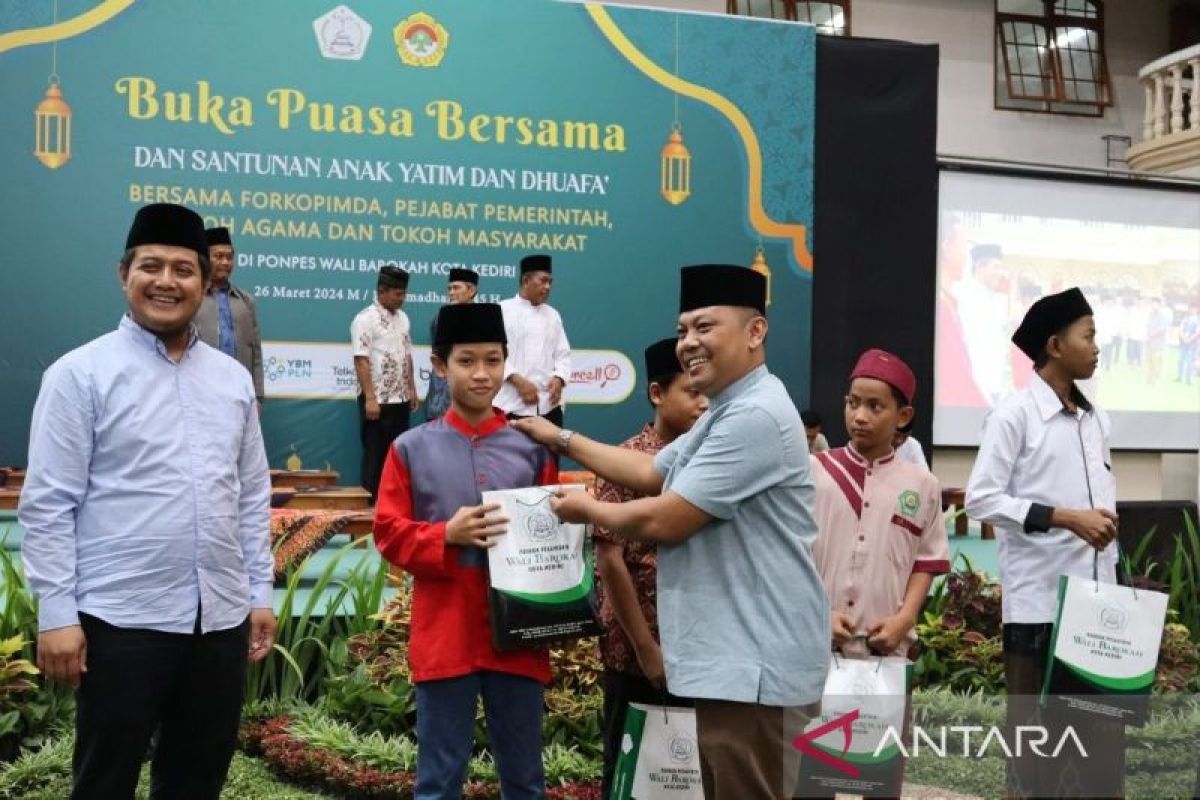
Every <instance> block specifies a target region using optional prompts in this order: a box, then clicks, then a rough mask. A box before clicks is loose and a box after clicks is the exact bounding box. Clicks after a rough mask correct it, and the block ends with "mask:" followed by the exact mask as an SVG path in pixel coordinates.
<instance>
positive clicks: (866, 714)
mask: <svg viewBox="0 0 1200 800" xmlns="http://www.w3.org/2000/svg"><path fill="white" fill-rule="evenodd" d="M911 675H912V662H911V661H909V660H908V659H907V658H894V657H886V658H864V659H859V658H845V657H841V656H837V655H834V656H833V657H832V660H831V662H830V664H829V673H828V675H827V676H826V678H825V692H824V694H823V695H822V696H821V714H820V716H818V717H816V718H814V719H813V720H812V721H811V722H809V723H808V725H807V726H805V728H804V734H803V735H801V737H800V738H799V739H797V740H796V747H797V748H798V749H799V750H800V751H801V752H802V753H803V756H802V759H801V762H800V779H799V782H798V783H797V786H796V791H795V795H796V796H797V797H832V796H833V795H834V794H836V793H843V794H857V795H863V796H866V797H872V796H883V797H899V796H900V788H901V782H902V780H903V777H904V760H903V752H902V751H901V748H900V745H899V744H898V743H899V742H903V741H904V733H905V715H906V713H907V710H908V688H909V682H910V680H911Z"/></svg>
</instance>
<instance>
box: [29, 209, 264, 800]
mask: <svg viewBox="0 0 1200 800" xmlns="http://www.w3.org/2000/svg"><path fill="white" fill-rule="evenodd" d="M207 247H208V245H207V241H206V240H205V236H204V224H203V221H202V220H201V219H200V217H199V216H198V215H197V214H196V213H195V212H193V211H191V210H189V209H186V208H183V207H182V206H176V205H169V204H157V205H151V206H146V207H145V208H143V209H141V210H140V211H138V213H137V216H136V217H135V219H134V223H133V226H132V229H131V230H130V232H129V236H128V238H127V240H126V252H125V255H124V257H123V258H122V259H121V262H120V266H119V268H118V275H119V277H120V280H121V285H122V287H123V289H124V293H125V299H126V302H127V305H128V311H127V313H126V315H125V317H124V318H123V319H122V320H121V323H120V325H119V327H118V328H117V330H116V331H114V332H112V333H109V334H106V335H104V336H101V337H100V338H98V339H95V340H93V341H91V342H89V343H88V344H85V345H83V346H82V347H80V348H78V349H76V350H73V351H72V352H70V353H68V354H66V355H65V356H63V357H62V358H60V359H59V360H58V361H56V362H55V363H54V364H53V365H52V366H51V367H50V368H49V369H48V370H46V374H45V375H44V377H43V379H42V387H41V391H40V392H39V394H38V400H37V405H36V406H35V408H34V412H33V421H32V425H31V430H30V444H29V465H28V472H27V476H26V483H25V486H24V489H23V490H22V493H21V503H20V507H19V509H18V513H19V516H20V521H21V524H22V525H23V526H24V527H25V529H26V535H25V540H24V560H25V571H26V575H27V577H28V580H29V585H30V587H31V589H32V590H33V593H34V594H35V595H36V596H37V599H38V602H39V624H38V627H39V635H38V665H39V667H41V669H42V670H43V672H44V673H45V675H46V677H47V678H49V679H51V680H59V681H64V682H67V683H70V684H71V685H72V686H74V687H76V689H77V692H76V708H77V713H76V743H75V756H74V770H75V788H74V791H73V793H72V797H73V798H93V797H94V798H105V799H106V800H110V799H111V798H132V797H133V793H134V788H135V786H136V783H137V778H138V774H139V772H140V770H141V762H142V758H143V756H144V755H145V753H146V748H147V743H148V742H149V739H150V736H151V734H152V733H153V732H154V730H155V729H160V738H159V744H158V747H157V749H156V752H155V756H154V764H153V768H152V792H153V794H154V796H156V797H189V798H210V797H211V798H216V797H217V796H218V795H219V794H220V790H221V786H222V785H223V784H224V781H225V774H226V772H227V770H228V767H229V761H230V758H231V757H232V755H233V750H234V747H235V746H236V743H237V728H238V722H239V718H240V714H241V703H242V692H243V688H242V687H243V685H244V682H245V670H246V661H247V658H249V659H251V660H255V661H257V660H260V659H262V658H263V657H265V656H266V654H267V653H268V652H269V650H270V648H271V645H272V644H273V640H274V634H275V617H274V614H273V612H272V610H271V600H272V582H273V569H272V559H271V552H270V545H269V537H268V517H269V510H268V509H269V504H270V476H269V472H268V469H267V462H266V456H265V453H264V449H263V442H262V434H261V432H260V430H259V425H258V414H257V409H256V404H255V397H254V389H253V386H252V383H251V380H250V375H249V373H248V372H246V370H245V369H243V368H242V367H241V365H239V364H238V363H237V362H236V361H234V360H233V359H230V358H227V357H225V356H224V355H222V354H221V353H220V352H218V351H217V350H215V349H213V348H210V347H209V346H208V345H206V344H204V343H203V342H200V341H199V340H198V339H197V336H196V332H195V329H194V328H193V327H192V324H191V321H192V317H193V316H194V315H195V313H196V309H197V308H198V307H199V305H200V300H201V297H202V296H203V294H204V289H205V286H206V284H207V282H208V279H209V272H210V269H211V267H210V265H209V262H208V258H207V255H206V252H207Z"/></svg>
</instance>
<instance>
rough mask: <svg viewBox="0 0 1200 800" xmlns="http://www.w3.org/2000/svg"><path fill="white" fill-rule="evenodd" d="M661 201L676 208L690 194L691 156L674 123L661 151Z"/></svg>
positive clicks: (676, 124)
mask: <svg viewBox="0 0 1200 800" xmlns="http://www.w3.org/2000/svg"><path fill="white" fill-rule="evenodd" d="M659 191H660V192H662V196H663V199H664V200H666V201H667V202H668V203H670V204H671V205H673V206H677V205H679V204H680V203H682V202H683V201H684V200H687V199H688V195H690V194H691V193H692V154H691V153H690V152H688V149H687V146H686V145H685V144H684V143H683V131H682V130H681V129H680V127H679V123H678V122H676V123H675V124H674V125H672V126H671V135H670V136H668V137H667V143H666V145H664V146H663V149H662V185H661V186H660V187H659Z"/></svg>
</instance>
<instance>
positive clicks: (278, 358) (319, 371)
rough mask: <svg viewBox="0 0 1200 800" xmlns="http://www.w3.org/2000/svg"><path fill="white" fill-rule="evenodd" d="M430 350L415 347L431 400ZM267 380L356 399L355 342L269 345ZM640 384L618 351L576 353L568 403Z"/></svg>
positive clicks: (601, 400)
mask: <svg viewBox="0 0 1200 800" xmlns="http://www.w3.org/2000/svg"><path fill="white" fill-rule="evenodd" d="M429 355H430V349H429V347H428V346H427V345H415V346H414V347H413V371H414V372H415V373H416V375H415V376H414V377H415V379H416V383H417V394H418V395H420V396H421V397H422V398H424V397H425V395H426V394H427V392H428V390H429V378H430V376H431V375H432V374H433V366H432V365H431V364H430V362H429ZM263 377H264V379H265V382H266V392H267V397H279V398H292V399H304V400H354V399H355V398H356V397H357V396H358V377H357V376H356V375H355V373H354V355H353V351H352V350H351V349H350V343H349V342H346V343H345V344H343V343H341V342H286V341H266V342H263ZM636 383H637V373H636V372H635V371H634V368H633V364H632V363H631V362H630V360H629V359H628V358H626V357H625V354H624V353H621V352H619V351H617V350H574V351H572V352H571V382H570V383H569V384H568V385H567V389H566V392H565V397H566V401H567V402H568V403H581V404H600V405H606V404H611V403H620V402H622V401H623V400H625V398H627V397H629V395H630V393H632V392H633V387H634V385H635V384H636Z"/></svg>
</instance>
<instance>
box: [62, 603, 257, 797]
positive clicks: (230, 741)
mask: <svg viewBox="0 0 1200 800" xmlns="http://www.w3.org/2000/svg"><path fill="white" fill-rule="evenodd" d="M80 624H82V626H83V633H84V636H85V637H87V672H86V673H84V675H83V680H82V682H81V683H80V686H79V689H78V690H77V691H76V693H75V706H76V709H75V754H74V758H73V761H72V766H73V771H74V774H75V785H74V789H73V790H72V792H71V798H72V800H91V798H95V800H123V798H132V797H133V794H134V789H135V788H136V787H137V781H138V775H139V774H140V773H141V769H142V760H143V759H144V758H145V755H146V748H147V746H148V744H149V742H150V736H151V734H153V733H154V731H155V730H156V729H157V730H158V731H159V739H158V746H157V747H156V748H155V751H154V757H153V760H152V762H151V766H150V782H151V786H150V796H151V797H152V798H155V800H179V799H180V798H182V799H183V800H210V799H211V800H215V798H217V797H218V796H219V795H220V794H221V787H222V786H223V785H224V784H225V775H226V773H227V772H228V771H229V762H230V759H232V758H233V751H234V749H235V748H236V747H237V735H238V724H239V723H240V721H241V715H242V698H243V693H244V691H245V684H246V654H247V650H248V649H249V640H250V624H249V621H246V622H243V623H242V624H241V625H239V626H237V627H236V628H230V629H229V630H224V631H214V632H212V633H206V634H201V633H199V632H198V631H197V632H194V633H162V632H160V631H151V630H144V629H140V628H118V627H116V626H115V625H110V624H108V623H107V622H104V621H103V620H101V619H98V618H96V617H92V616H89V615H87V614H80Z"/></svg>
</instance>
